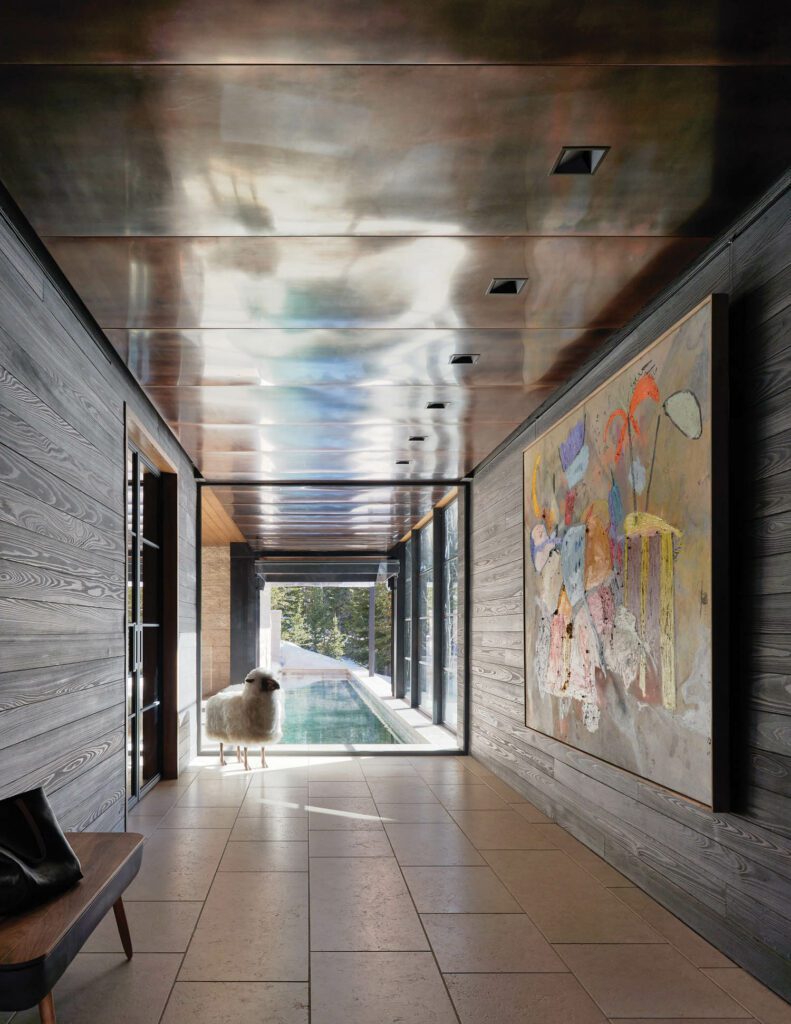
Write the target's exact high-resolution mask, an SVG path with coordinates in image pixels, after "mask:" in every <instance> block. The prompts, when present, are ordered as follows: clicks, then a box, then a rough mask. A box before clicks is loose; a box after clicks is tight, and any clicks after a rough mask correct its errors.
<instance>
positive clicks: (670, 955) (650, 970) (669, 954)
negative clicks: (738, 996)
mask: <svg viewBox="0 0 791 1024" xmlns="http://www.w3.org/2000/svg"><path fill="white" fill-rule="evenodd" d="M558 952H559V953H560V955H561V956H562V957H563V959H564V960H565V961H566V963H567V964H568V965H569V967H570V968H571V970H572V972H573V973H574V974H575V975H576V976H577V977H578V978H579V980H580V982H581V983H582V984H583V985H584V986H585V988H586V989H587V991H588V992H590V994H591V995H592V996H593V998H594V999H595V1000H596V1002H597V1003H598V1004H599V1006H600V1007H601V1008H602V1010H603V1011H604V1012H605V1013H606V1014H607V1016H608V1017H749V1016H750V1014H749V1013H748V1011H747V1010H745V1009H744V1007H743V1006H740V1005H739V1003H737V1002H735V1001H734V1000H733V999H731V998H730V996H728V995H726V993H725V992H723V990H722V989H721V988H719V987H718V986H717V985H715V984H714V982H713V981H711V980H710V979H709V978H707V977H706V976H705V975H704V974H702V973H701V972H700V971H699V970H697V968H695V967H693V965H692V964H691V963H690V962H689V960H687V959H686V958H685V957H683V956H682V955H681V954H680V953H679V952H678V951H677V950H675V949H673V947H672V946H668V945H664V946H641V945H622V944H618V943H615V944H597V945H564V946H559V947H558Z"/></svg>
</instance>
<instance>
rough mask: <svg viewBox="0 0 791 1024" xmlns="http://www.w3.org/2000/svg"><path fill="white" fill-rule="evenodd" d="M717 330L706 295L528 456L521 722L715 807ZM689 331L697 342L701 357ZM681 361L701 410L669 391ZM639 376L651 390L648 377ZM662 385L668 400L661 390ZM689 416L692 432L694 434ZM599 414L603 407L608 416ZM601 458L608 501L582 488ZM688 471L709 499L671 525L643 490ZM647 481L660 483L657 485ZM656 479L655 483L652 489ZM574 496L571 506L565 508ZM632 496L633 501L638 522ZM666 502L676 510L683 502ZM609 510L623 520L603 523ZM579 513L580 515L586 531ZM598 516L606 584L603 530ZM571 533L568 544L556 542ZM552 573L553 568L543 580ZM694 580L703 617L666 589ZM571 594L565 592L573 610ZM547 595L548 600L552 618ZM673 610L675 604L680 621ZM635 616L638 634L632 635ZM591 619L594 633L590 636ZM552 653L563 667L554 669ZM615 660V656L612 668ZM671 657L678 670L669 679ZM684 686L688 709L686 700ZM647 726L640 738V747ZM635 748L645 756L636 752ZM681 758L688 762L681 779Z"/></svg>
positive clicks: (725, 741)
mask: <svg viewBox="0 0 791 1024" xmlns="http://www.w3.org/2000/svg"><path fill="white" fill-rule="evenodd" d="M727 321H728V304H727V296H725V295H711V296H709V297H708V298H707V299H705V300H704V301H703V302H701V303H700V304H699V305H697V306H696V307H695V308H694V309H692V310H690V312H688V313H687V314H686V315H685V316H684V317H682V318H681V319H680V320H678V321H677V322H676V323H675V324H673V326H671V327H670V328H668V329H667V330H666V331H664V332H663V333H662V334H661V335H660V336H659V337H658V338H656V339H655V340H653V341H652V342H651V343H650V344H648V345H647V346H646V347H645V348H643V349H642V350H641V351H640V352H639V353H638V354H637V355H635V356H634V357H632V358H630V359H629V360H628V361H627V362H626V364H625V365H623V366H622V367H620V368H619V369H618V370H617V371H615V372H614V373H613V374H612V375H611V376H610V377H609V378H608V379H607V380H605V381H603V382H602V383H601V384H599V385H597V386H596V387H594V388H593V389H592V390H591V391H590V392H589V393H588V394H587V395H585V397H584V398H582V399H581V400H580V401H579V402H578V403H577V404H576V405H575V406H574V407H573V408H572V409H571V410H569V411H568V412H566V413H564V414H563V415H562V416H560V417H559V418H558V419H556V420H555V421H554V422H553V423H552V425H551V426H550V427H548V428H547V429H546V430H544V431H542V433H541V434H540V435H539V436H538V437H537V438H536V439H535V440H534V441H533V442H531V444H530V445H528V447H527V448H526V449H525V450H524V452H523V510H522V511H523V533H522V536H523V544H524V554H523V557H524V602H523V615H524V648H525V725H526V726H527V727H528V728H530V729H533V730H535V731H537V732H540V733H543V734H544V735H547V736H549V737H550V738H552V739H555V740H557V741H559V742H563V743H566V744H567V745H569V746H572V747H574V748H575V749H579V750H581V751H583V752H585V753H586V754H588V755H590V756H591V757H594V758H597V759H599V760H601V761H604V762H606V763H608V764H611V765H613V766H615V767H616V768H619V769H621V770H623V771H625V772H629V773H630V774H632V775H635V776H636V777H638V778H643V779H646V780H647V781H649V782H652V783H654V784H657V785H659V786H661V787H662V788H664V789H667V790H669V791H671V792H674V793H678V794H679V795H680V796H683V797H684V798H686V799H688V800H691V801H694V802H696V803H699V804H702V805H704V806H707V807H710V808H712V809H713V810H724V809H726V808H727V807H728V806H729V803H730V789H731V786H730V781H731V778H730V777H731V768H730V745H729V722H730V717H731V716H730V685H729V673H730V665H731V663H732V661H733V658H732V654H733V651H732V647H733V641H732V636H733V631H732V630H731V628H730V609H729V583H730V581H729V576H728V564H729V548H730V542H729V536H728V521H729V515H728V506H729V500H730V499H729V482H728V463H729V448H728V418H729V399H728V391H729V377H728V374H729V368H728V367H729V364H728V330H727ZM695 332H698V334H699V335H700V334H701V332H702V335H701V336H700V337H699V338H697V341H698V344H697V347H696V346H695V344H694V343H693V342H694V339H695V338H696V335H695ZM655 360H658V366H659V368H658V369H657V362H655ZM696 360H697V361H696ZM701 360H703V362H704V363H705V364H706V365H705V371H704V370H703V369H702V368H701ZM687 365H689V366H690V367H692V368H693V370H694V372H695V374H697V377H696V379H697V380H700V379H701V376H700V375H701V374H702V373H704V372H705V378H704V379H705V383H706V386H707V394H706V395H705V397H704V399H703V404H702V405H701V404H700V403H699V402H698V399H697V398H696V396H695V394H694V392H693V390H692V389H687V388H683V387H678V383H679V377H680V376H683V373H684V372H685V367H686V366H687ZM647 377H650V378H651V380H648V379H644V378H647ZM657 379H659V380H660V383H659V384H658V383H657ZM674 381H675V385H674V384H673V382H674ZM662 382H664V384H665V387H664V393H660V388H661V383H662ZM668 382H669V386H668ZM704 390H705V389H704ZM625 394H626V396H628V395H629V394H631V401H630V402H626V401H625V400H624V398H625ZM701 394H702V395H703V392H701ZM689 395H691V396H692V398H694V402H693V401H692V399H691V398H689V397H687V396H689ZM678 396H683V397H678ZM608 398H609V404H608ZM669 399H671V401H670V404H669V406H668V400H669ZM635 401H636V402H637V405H635V404H634V403H635ZM695 405H697V410H698V417H699V426H700V432H699V433H697V435H695V430H694V427H695V423H694V414H695ZM641 406H642V409H641ZM609 407H611V408H612V410H613V412H612V414H611V415H610V416H609V418H608V419H607V418H605V412H606V411H607V409H608V408H609ZM674 417H675V418H674ZM603 420H604V422H602V421H603ZM589 422H590V423H591V424H593V427H594V433H592V434H591V435H588V434H587V429H588V426H587V425H588V423H589ZM641 422H642V428H643V429H642V431H641ZM604 424H606V428H605V429H604V430H603V431H602V427H603V425H604ZM646 426H648V429H647V430H646V429H645V428H646ZM570 428H571V429H570ZM663 430H664V433H662V431H663ZM596 431H598V433H596ZM674 432H675V433H674ZM676 435H678V436H676ZM591 436H593V437H595V438H596V439H597V440H596V444H597V448H596V449H593V448H592V447H591V448H590V449H589V447H588V440H589V437H591ZM561 439H565V440H561ZM636 439H637V440H639V444H640V445H642V447H643V449H644V450H645V452H646V453H649V452H650V459H647V460H646V462H647V465H645V466H643V465H642V464H641V461H640V457H639V456H640V454H641V452H640V450H639V449H638V452H637V455H635V454H634V450H635V448H636V447H637V440H636ZM660 439H661V440H662V441H663V442H664V445H663V446H664V447H665V449H666V451H665V453H664V457H665V458H666V459H667V458H670V457H671V456H672V455H673V454H676V455H677V458H676V460H675V461H674V462H673V472H672V474H670V475H669V476H668V473H669V467H668V466H667V465H665V466H664V467H663V466H662V459H661V458H660V461H659V463H656V464H655V462H656V459H657V452H658V451H660V448H659V443H660ZM650 442H653V445H652V446H651V444H650ZM701 444H702V445H704V446H705V447H703V448H702V449H697V450H696V449H694V448H693V449H691V451H692V453H693V454H692V455H691V456H690V455H689V452H690V449H689V448H687V447H686V446H692V445H701ZM668 445H670V448H669V449H668V447H667V446H668ZM616 448H617V449H618V458H617V459H616V458H615V449H616ZM583 449H585V452H583ZM599 449H601V450H599ZM604 449H608V451H607V458H608V459H610V460H611V461H612V463H613V465H612V466H610V465H609V464H608V465H607V466H606V470H607V472H608V473H609V479H610V480H611V485H612V486H611V488H610V492H608V493H607V494H601V493H599V491H598V490H597V491H596V493H593V492H592V491H590V489H589V487H588V482H587V480H586V473H587V472H588V461H587V460H588V458H590V459H594V458H595V459H597V463H596V464H595V465H593V464H592V468H591V474H592V475H593V476H597V479H598V483H599V484H600V485H601V483H602V480H603V478H604V472H605V455H604ZM591 450H592V451H593V454H592V455H591V454H590V452H591ZM627 450H628V451H627ZM625 452H627V454H628V460H627V459H626V458H624V453H625ZM678 453H684V455H686V456H688V457H687V458H684V457H682V456H680V455H678ZM544 454H547V456H548V459H547V463H548V464H549V461H550V459H551V460H554V461H552V463H551V465H552V466H553V467H554V468H555V469H556V470H557V471H558V472H556V473H555V474H552V473H551V472H550V471H549V470H546V471H547V472H550V475H549V478H548V479H549V486H548V488H547V486H546V481H545V480H544V477H543V476H542V475H541V473H542V469H541V458H542V455H544ZM575 459H577V460H578V461H577V463H576V465H574V460H575ZM537 460H538V468H537V467H536V462H537ZM621 460H623V461H621ZM619 462H620V463H621V464H620V466H619V465H618V463H619ZM583 463H584V465H583ZM627 463H628V469H627ZM699 464H702V465H704V466H705V468H706V473H705V474H704V475H703V477H702V478H701V479H700V480H699V481H698V489H699V494H700V495H704V496H705V497H706V501H703V500H701V501H700V503H699V504H700V509H701V511H698V507H697V506H694V508H693V505H692V504H691V502H694V496H693V495H690V503H687V502H683V503H681V505H680V508H681V509H682V511H683V514H682V512H679V515H680V516H681V518H680V520H679V523H678V524H676V523H672V522H670V521H669V520H665V519H663V518H662V517H659V516H657V515H655V514H652V513H649V511H648V504H649V498H650V491H651V486H652V483H653V487H654V493H655V494H656V493H657V492H658V491H659V492H660V498H659V499H658V501H659V503H660V504H661V502H662V495H663V494H665V495H667V494H668V493H669V492H668V491H667V488H668V486H669V485H668V483H667V481H668V480H669V479H675V480H677V481H678V480H681V479H682V478H684V475H685V473H687V474H694V472H695V466H696V465H699ZM545 469H546V467H545ZM638 471H639V472H638ZM654 472H656V473H657V474H659V475H658V476H655V477H654V476H652V474H653V473H654ZM663 472H664V473H665V474H666V476H665V478H663V479H661V482H660V478H661V474H662V473H663ZM567 473H568V474H570V475H568V476H567V475H566V474H567ZM616 473H617V474H618V476H619V478H620V481H621V483H622V484H623V483H624V474H625V475H626V482H627V483H628V486H629V495H628V497H629V504H630V505H631V508H632V511H631V512H629V513H624V509H626V507H627V505H626V501H625V500H624V501H623V502H622V504H621V505H618V504H617V501H616V506H615V508H614V507H613V504H612V503H611V502H612V500H613V495H612V493H611V492H612V491H614V492H615V497H616V498H617V497H618V494H619V487H618V486H617V481H616ZM559 476H561V477H562V481H561V483H563V482H565V485H566V487H567V492H566V504H565V507H564V509H563V510H562V511H561V510H560V508H559V505H558V502H557V500H556V499H557V491H558V489H559V487H560V484H559V483H558V477H559ZM542 482H543V483H544V488H543V492H542V493H541V495H539V494H538V492H537V490H536V488H538V491H541V485H542ZM608 486H609V485H608ZM677 486H681V485H680V484H678V485H677ZM638 488H639V490H638ZM572 492H573V493H572ZM570 493H572V496H571V498H570V499H569V497H568V495H569V494H570ZM580 494H581V501H580V504H579V505H577V506H576V507H575V501H576V498H577V497H580ZM638 496H644V502H643V504H644V508H643V510H642V511H641V510H640V509H639V508H638V504H639V502H638ZM545 498H549V506H547V505H546V504H544V503H543V499H545ZM539 499H541V500H539ZM668 501H669V498H668ZM675 501H676V505H677V506H678V505H679V500H678V494H675ZM569 502H570V504H569ZM704 506H705V507H704ZM569 509H570V515H569V514H568V513H569ZM605 509H607V512H608V513H609V515H608V514H607V512H605V511H604V510H605ZM539 512H540V514H539ZM618 512H620V515H617V514H614V513H618ZM582 517H587V518H586V519H585V520H584V521H581V519H582ZM685 517H686V518H685ZM605 519H606V520H607V522H606V533H607V541H608V545H609V557H610V559H611V561H610V563H609V575H608V573H607V571H606V570H607V565H606V563H607V557H608V555H607V547H606V546H605V544H604V537H603V535H602V528H603V526H605V523H604V522H603V521H604V520H605ZM553 520H554V521H553ZM613 520H617V523H618V527H617V530H615V528H614V527H612V525H611V524H612V522H613ZM682 520H683V522H682ZM574 527H580V529H577V530H576V531H575V530H574ZM685 528H686V532H685ZM569 534H571V535H572V536H571V538H570V540H566V537H567V536H568V535H569ZM589 537H591V538H592V539H591V540H589ZM684 544H689V547H690V553H689V554H688V560H689V561H690V562H692V561H693V560H694V559H697V563H696V564H697V565H698V568H697V569H695V568H692V569H690V568H688V567H687V566H686V565H685V566H684V567H683V568H682V569H680V570H679V569H678V568H677V566H678V564H679V558H680V557H683V553H684V548H683V545H684ZM589 545H590V546H591V550H592V549H593V548H596V549H597V550H598V552H599V555H600V556H601V557H600V558H598V560H596V559H594V561H595V562H596V564H593V562H592V561H591V558H590V557H589V554H588V547H589ZM619 552H620V554H619ZM630 552H631V558H632V566H633V569H635V568H636V569H639V572H633V573H632V576H631V579H630V578H629V573H628V560H629V554H630ZM561 554H562V555H563V560H561ZM619 558H622V559H623V560H624V561H623V562H622V561H619V560H618V559H619ZM550 560H551V564H550ZM624 562H625V564H624ZM548 565H549V566H550V572H549V573H548V575H547V576H546V577H545V576H544V575H543V572H544V570H545V569H546V567H547V566H548ZM657 565H658V566H659V568H658V569H657ZM643 566H648V568H646V569H643ZM564 573H565V575H564ZM696 575H697V577H700V579H701V580H703V579H704V577H705V587H704V586H701V588H700V608H699V609H698V613H699V614H698V619H695V617H694V615H693V616H691V615H690V614H689V607H690V604H691V601H692V599H691V598H690V596H689V594H687V595H686V598H685V599H684V600H681V599H680V598H679V597H678V596H677V587H681V586H684V585H685V584H687V583H689V581H690V580H694V579H695V578H696ZM679 576H680V579H679V578H678V577H679ZM637 577H639V579H638V581H637V582H635V581H636V578H637ZM558 580H559V581H560V582H558ZM597 581H598V582H597ZM567 583H568V584H569V586H570V588H571V589H572V590H573V591H574V593H573V594H572V597H573V598H574V599H573V600H570V599H569V594H568V591H567V586H566V585H567ZM588 584H592V585H591V586H590V587H589V586H588ZM556 585H557V587H558V601H557V604H556V606H555V610H554V612H552V611H551V610H550V609H552V607H553V600H554V593H555V589H554V588H555V586H556ZM580 588H581V589H580ZM539 591H540V592H541V593H539ZM542 594H543V595H544V596H543V597H542ZM589 598H590V601H589ZM605 599H606V600H605ZM547 601H548V603H547ZM608 602H609V604H608ZM618 602H620V604H618ZM591 604H593V605H595V608H594V611H595V614H593V613H592V612H591V607H590V606H591ZM677 605H681V607H680V608H679V611H680V612H681V618H680V619H679V617H678V615H677V614H676V606H677ZM605 606H606V607H608V608H609V609H610V615H609V618H608V616H607V615H604V613H603V612H602V609H604V608H605ZM622 609H624V610H623V611H622ZM579 616H582V617H581V618H578V617H579ZM616 618H618V620H619V622H618V626H617V628H616V626H615V625H614V623H615V619H616ZM632 620H634V622H633V623H632V625H633V629H632V630H631V632H632V633H635V634H636V639H635V636H631V634H630V630H629V625H630V622H632ZM594 623H598V624H599V627H600V633H599V632H596V626H595V624H594ZM693 626H694V628H695V629H696V630H697V634H698V636H700V637H702V638H703V641H704V642H703V644H702V645H701V644H699V643H698V644H696V643H695V639H694V637H693V636H692V630H693ZM578 627H579V628H578ZM621 630H623V632H621ZM668 637H670V639H671V641H672V642H671V643H670V645H668ZM614 638H615V639H614ZM679 638H681V642H679ZM630 643H631V646H630ZM551 644H554V646H551ZM679 646H680V647H681V649H682V651H681V654H679ZM702 647H705V650H703V653H702V655H701V649H702ZM559 652H562V654H561V657H560V660H558V658H554V660H552V658H553V656H554V655H557V654H558V653H559ZM591 652H593V653H592V654H591ZM611 652H616V654H619V655H620V656H621V660H620V662H619V661H618V657H616V654H613V655H612V657H611ZM624 652H625V653H624ZM679 658H681V659H682V661H683V664H682V665H681V676H680V677H677V675H676V669H677V666H678V661H679ZM691 659H692V660H691ZM617 664H621V665H625V666H627V667H626V669H624V673H623V674H620V675H619V674H618V672H616V671H615V670H614V669H613V667H612V666H613V665H617ZM693 665H694V670H693ZM591 666H592V667H591ZM586 687H587V689H586ZM635 687H637V689H635ZM693 691H695V698H694V699H693V697H692V696H690V694H691V693H692V692H693ZM695 700H697V701H698V703H695ZM610 712H612V714H610V717H606V716H607V715H608V713H610ZM602 715H604V716H605V717H604V718H602V717H601V716H602ZM597 716H598V717H597ZM602 722H603V723H604V727H603V728H602V731H601V733H599V736H598V737H597V735H596V734H597V732H598V730H599V727H600V725H601V723H602ZM690 723H692V725H690ZM591 725H592V726H593V728H592V729H590V726H591ZM646 729H648V730H649V732H648V733H647V734H645V735H642V736H641V730H643V731H644V732H645V730H646ZM627 732H628V736H627ZM619 741H620V742H621V743H622V747H621V748H619V746H618V743H619ZM641 742H643V743H645V744H647V748H648V749H645V750H642V749H640V744H641ZM628 744H631V746H630V747H628V749H627V745H628ZM679 750H680V751H681V753H680V754H679V753H678V751H679ZM683 758H687V760H688V761H689V766H688V767H689V770H688V771H685V768H684V763H682V759H683Z"/></svg>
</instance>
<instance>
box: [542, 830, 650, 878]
mask: <svg viewBox="0 0 791 1024" xmlns="http://www.w3.org/2000/svg"><path fill="white" fill-rule="evenodd" d="M537 831H538V833H539V834H540V835H543V836H546V838H547V839H548V840H549V841H550V842H551V843H552V844H553V845H554V846H556V847H557V848H558V849H559V850H563V851H564V853H567V854H568V855H569V857H571V859H572V860H573V861H574V862H575V863H576V864H579V866H580V867H582V868H585V870H586V871H589V872H590V873H591V874H592V875H593V877H594V878H595V879H597V880H598V881H599V882H601V884H602V885H606V886H608V887H610V888H612V887H616V888H624V887H628V886H631V884H632V883H631V882H630V881H629V879H628V878H627V877H626V876H625V875H622V874H621V873H620V871H616V870H615V868H613V867H611V866H610V865H609V864H608V863H607V861H606V860H603V859H602V858H601V857H600V856H599V855H598V854H596V853H594V852H593V850H590V849H588V847H587V846H585V844H584V843H581V842H580V841H579V839H576V838H575V837H574V836H573V835H571V833H570V832H567V831H566V829H564V828H561V827H560V825H539V826H537Z"/></svg>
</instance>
